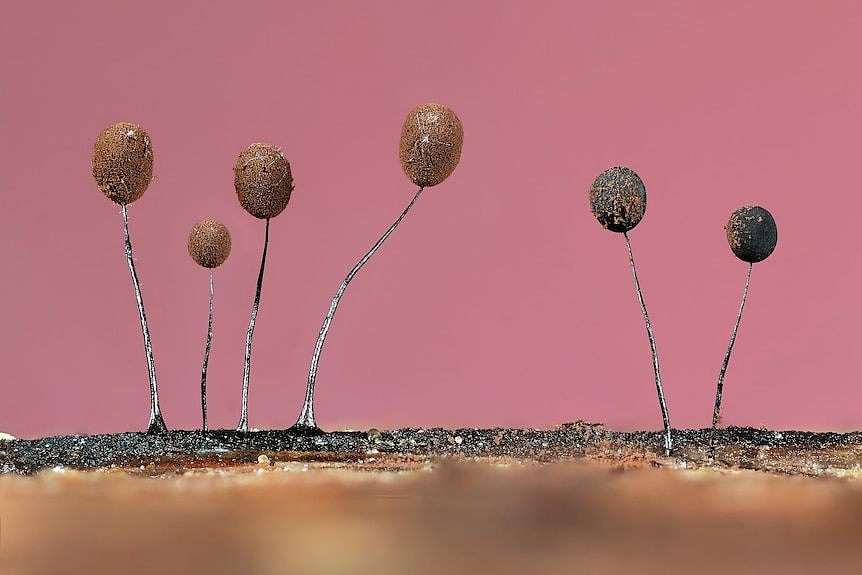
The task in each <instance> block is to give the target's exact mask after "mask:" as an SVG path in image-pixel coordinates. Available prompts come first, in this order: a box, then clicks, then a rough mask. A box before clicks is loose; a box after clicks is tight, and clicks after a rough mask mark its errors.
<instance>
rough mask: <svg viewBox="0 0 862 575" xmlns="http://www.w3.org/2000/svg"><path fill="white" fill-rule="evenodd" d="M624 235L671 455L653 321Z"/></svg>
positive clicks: (626, 234) (630, 248) (624, 233)
mask: <svg viewBox="0 0 862 575" xmlns="http://www.w3.org/2000/svg"><path fill="white" fill-rule="evenodd" d="M623 237H625V239H626V248H628V251H629V263H630V264H631V266H632V276H633V277H634V279H635V290H636V291H637V294H638V301H640V304H641V312H643V316H644V322H645V323H646V330H647V336H648V337H649V347H650V351H651V352H652V367H653V371H655V388H656V391H657V392H658V403H659V407H661V418H662V420H663V421H664V452H665V455H670V453H671V451H672V450H673V438H672V437H671V431H670V417H669V416H668V413H667V403H666V402H665V399H664V389H662V385H661V372H660V371H659V366H658V352H657V351H656V345H655V334H653V331H652V323H650V320H649V314H647V309H646V304H645V303H644V296H643V293H641V284H640V282H639V281H638V272H637V269H635V258H634V255H633V254H632V244H631V242H630V241H629V235H628V233H627V232H623Z"/></svg>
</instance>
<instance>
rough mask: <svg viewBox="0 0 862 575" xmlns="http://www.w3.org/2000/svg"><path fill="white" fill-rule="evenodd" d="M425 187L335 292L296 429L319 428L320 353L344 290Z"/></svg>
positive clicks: (309, 371)
mask: <svg viewBox="0 0 862 575" xmlns="http://www.w3.org/2000/svg"><path fill="white" fill-rule="evenodd" d="M423 189H424V188H422V187H420V188H419V189H418V190H417V191H416V194H415V195H414V196H413V199H412V200H410V203H409V204H407V207H406V208H404V211H403V212H401V215H400V216H398V219H397V220H395V222H394V223H393V224H392V225H391V226H389V229H388V230H386V232H385V233H384V234H383V235H382V236H380V239H379V240H377V243H375V244H374V245H373V246H371V249H370V250H368V253H366V254H365V255H364V256H362V259H360V260H359V261H358V262H357V263H356V265H355V266H353V269H351V270H350V273H348V274H347V277H345V278H344V281H343V282H341V286H339V288H338V291H337V292H335V297H333V298H332V303H331V304H329V311H328V312H327V313H326V318H325V319H324V320H323V325H322V326H321V328H320V335H318V336H317V343H316V344H315V346H314V355H312V356H311V368H310V369H309V370H308V384H307V386H306V388H305V402H304V403H303V404H302V412H301V413H300V415H299V419H297V421H296V423H295V424H294V426H293V429H294V430H299V431H304V432H309V431H311V432H313V431H317V430H319V428H318V427H317V422H316V420H315V419H314V383H315V381H316V380H317V366H318V363H319V362H320V354H321V352H322V351H323V344H324V342H325V341H326V334H327V333H329V326H330V325H331V324H332V318H333V317H335V310H336V309H338V303H339V302H340V301H341V296H342V295H344V290H346V289H347V285H348V284H349V283H350V281H351V280H352V279H353V276H355V275H356V273H357V272H358V271H359V270H360V269H362V266H364V265H365V263H366V262H367V261H368V260H369V259H371V256H373V255H374V252H376V251H377V249H378V248H379V247H380V246H381V245H383V242H385V241H386V238H388V237H389V235H390V234H391V233H392V232H394V231H395V228H397V227H398V224H400V223H401V220H403V219H404V216H406V215H407V212H409V211H410V208H412V207H413V204H415V203H416V200H418V199H419V196H420V195H421V194H422V190H423Z"/></svg>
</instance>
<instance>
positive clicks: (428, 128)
mask: <svg viewBox="0 0 862 575" xmlns="http://www.w3.org/2000/svg"><path fill="white" fill-rule="evenodd" d="M463 144H464V127H463V126H462V125H461V120H459V119H458V116H457V115H455V112H453V111H452V110H450V109H449V108H447V107H446V106H443V105H442V104H422V105H421V106H416V107H415V108H413V109H412V110H410V113H409V114H407V118H406V119H405V120H404V125H403V126H402V127H401V146H400V150H399V154H398V156H399V158H400V160H401V168H402V169H403V170H404V173H405V174H406V175H407V177H408V178H410V181H412V182H413V183H414V184H416V185H417V186H421V187H423V188H427V187H430V186H436V185H437V184H439V183H440V182H442V181H443V180H445V179H446V178H448V177H449V176H450V175H452V172H453V171H455V167H456V166H457V165H458V161H459V160H460V159H461V147H462V146H463Z"/></svg>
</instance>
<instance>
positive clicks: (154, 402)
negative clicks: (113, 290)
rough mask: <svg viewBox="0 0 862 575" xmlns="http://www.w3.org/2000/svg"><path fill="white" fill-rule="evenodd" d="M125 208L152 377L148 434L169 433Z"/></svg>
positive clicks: (126, 232) (128, 244)
mask: <svg viewBox="0 0 862 575" xmlns="http://www.w3.org/2000/svg"><path fill="white" fill-rule="evenodd" d="M122 206H123V210H122V213H123V237H124V239H125V245H126V261H127V262H128V264H129V273H130V274H131V275H132V285H133V286H134V288H135V299H136V300H137V302H138V314H139V315H140V316H141V331H142V332H143V333H144V351H145V352H146V355H147V371H148V372H149V375H150V421H149V423H148V424H147V433H166V432H167V431H168V428H167V426H166V425H165V420H164V419H163V418H162V410H161V408H160V407H159V390H158V387H157V385H156V362H155V360H154V359H153V343H152V340H151V339H150V328H149V326H148V325H147V314H146V312H145V311H144V298H143V296H142V295H141V284H140V282H139V281H138V273H137V272H136V271H135V259H134V256H133V255H132V240H131V238H130V237H129V216H128V213H127V210H126V204H122Z"/></svg>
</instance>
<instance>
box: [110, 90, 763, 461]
mask: <svg viewBox="0 0 862 575" xmlns="http://www.w3.org/2000/svg"><path fill="white" fill-rule="evenodd" d="M463 137H464V132H463V127H462V125H461V121H460V120H459V119H458V116H457V115H455V113H454V112H452V110H450V109H449V108H447V107H446V106H442V105H439V104H425V105H421V106H417V107H416V108H414V109H413V110H411V111H410V113H409V114H408V115H407V118H406V120H405V121H404V125H403V126H402V129H401V142H400V149H399V158H400V161H401V166H402V168H403V170H404V173H405V174H406V175H407V177H408V178H409V179H410V180H411V181H412V182H413V183H414V184H416V185H417V186H418V187H419V189H418V190H417V191H416V193H415V195H414V196H413V198H412V199H411V201H410V203H409V204H408V205H407V207H406V208H405V209H404V210H403V211H402V213H401V214H400V216H399V217H398V218H397V219H396V220H395V222H394V223H393V224H392V225H391V226H390V227H389V228H388V229H387V230H386V232H385V233H384V234H383V235H382V236H381V237H380V238H379V239H378V240H377V242H376V243H375V244H374V245H373V246H372V247H371V249H370V250H369V251H368V252H367V253H366V254H365V255H364V256H363V257H362V258H361V259H360V260H359V261H358V262H357V264H356V265H355V266H354V267H353V268H352V269H351V270H350V272H349V273H348V274H347V276H346V277H345V279H344V281H343V282H342V283H341V285H340V287H339V289H338V291H337V292H336V294H335V297H334V298H333V299H332V303H331V305H330V307H329V310H328V312H327V314H326V317H325V319H324V322H323V325H322V326H321V329H320V333H319V335H318V339H317V342H316V345H315V348H314V353H313V356H312V360H311V367H310V369H309V375H308V382H307V387H306V395H305V401H304V403H303V407H302V411H301V413H300V416H299V418H298V420H297V422H296V424H295V425H294V429H296V430H297V431H301V432H305V433H314V432H318V431H319V428H318V426H317V421H316V419H315V417H314V385H315V382H316V378H317V368H318V362H319V359H320V354H321V352H322V350H323V345H324V342H325V340H326V335H327V333H328V331H329V328H330V325H331V322H332V319H333V317H334V315H335V311H336V309H337V307H338V304H339V302H340V300H341V297H342V295H343V293H344V291H345V289H346V288H347V285H348V284H349V283H350V281H351V280H352V279H353V277H354V276H355V274H356V273H357V272H358V271H359V270H360V269H361V268H362V266H363V265H365V263H366V262H367V261H368V260H369V258H370V257H371V256H372V255H373V254H374V253H375V252H376V251H377V249H378V248H379V247H380V245H381V244H382V243H383V242H384V241H385V240H386V239H387V238H388V237H389V235H390V234H391V233H392V232H393V231H394V230H395V228H396V227H397V226H398V224H399V223H400V222H401V221H402V219H403V218H404V217H405V216H406V215H407V213H408V211H409V210H410V209H411V208H412V206H413V205H414V204H415V202H416V201H417V200H418V199H419V196H420V195H421V193H422V191H423V190H424V189H425V188H426V187H431V186H435V185H437V184H439V183H441V182H443V181H444V180H445V179H446V178H448V177H449V176H450V175H451V174H452V172H453V171H454V170H455V167H456V166H457V165H458V162H459V160H460V157H461V147H462V144H463ZM152 174H153V148H152V143H151V141H150V137H149V135H148V134H147V132H145V131H144V130H143V129H142V128H141V127H140V126H136V125H134V124H127V123H118V124H114V125H112V126H109V127H108V128H106V129H105V130H104V131H103V132H102V133H101V135H100V136H99V138H98V139H97V141H96V144H95V146H94V150H93V176H94V178H95V179H96V183H97V184H98V186H99V188H100V189H101V190H102V192H104V194H105V195H106V196H107V197H108V198H109V199H111V200H113V201H114V202H116V203H118V204H120V205H121V206H122V213H123V223H124V230H125V234H126V255H127V258H128V265H129V269H130V272H131V274H132V280H133V284H134V287H135V293H136V298H137V301H138V308H139V311H140V316H141V327H142V330H143V333H144V343H145V350H146V353H147V361H148V367H149V371H150V392H151V393H150V395H151V415H150V425H149V428H148V430H149V431H152V432H158V431H163V430H164V429H166V426H165V425H164V422H163V420H162V417H161V410H160V407H159V405H158V390H157V385H156V378H155V365H154V362H153V359H152V347H151V344H150V336H149V329H148V327H147V323H146V314H145V313H144V307H143V299H142V297H141V294H140V286H139V284H138V279H137V275H136V273H135V269H134V261H133V257H132V248H131V242H130V240H129V236H128V222H127V214H126V206H127V205H128V204H130V203H132V202H134V201H135V200H137V199H139V198H140V197H141V196H142V195H143V193H144V191H145V190H146V188H147V186H148V185H149V183H150V180H151V178H152ZM234 187H235V190H236V195H237V199H238V200H239V203H240V205H241V206H242V208H243V209H244V210H245V211H246V212H248V213H249V214H251V215H252V216H254V217H256V218H259V219H262V220H265V222H266V227H265V236H264V245H263V255H262V257H261V264H260V271H259V273H258V278H257V286H256V291H255V297H254V302H253V305H252V312H251V319H250V322H249V327H248V332H247V337H246V348H245V361H244V365H243V386H242V413H241V417H240V422H239V425H238V426H237V429H238V430H239V431H247V430H248V408H247V405H248V404H247V402H248V385H249V374H250V362H251V344H252V336H253V334H254V326H255V319H256V317H257V312H258V306H259V302H260V294H261V287H262V283H263V275H264V269H265V264H266V251H267V246H268V243H269V225H270V220H271V219H272V218H274V217H276V216H277V215H279V214H280V213H281V212H282V211H284V209H285V208H286V207H287V205H288V202H289V201H290V197H291V193H292V192H293V189H294V181H293V174H292V172H291V167H290V163H289V162H288V160H287V158H286V157H285V156H284V154H283V153H282V151H281V149H279V148H278V147H276V146H273V145H271V144H261V143H255V144H251V145H250V146H248V147H247V148H245V149H244V150H243V151H242V152H241V153H240V154H239V157H238V158H237V161H236V164H235V165H234ZM589 198H590V206H591V208H592V212H593V215H594V216H595V217H596V219H597V220H598V221H599V223H600V224H601V225H602V226H603V227H605V228H606V229H608V230H610V231H612V232H617V233H622V234H623V236H624V238H625V242H626V247H627V249H628V255H629V263H630V265H631V270H632V275H633V278H634V281H635V288H636V291H637V296H638V300H639V302H640V305H641V311H642V313H643V317H644V321H645V323H646V328H647V335H648V338H649V343H650V350H651V352H652V358H653V369H654V373H655V384H656V391H657V394H658V399H659V405H660V408H661V414H662V419H663V422H664V431H665V435H664V447H665V450H666V451H667V452H668V453H670V451H671V450H672V448H673V437H672V433H671V432H672V430H671V425H670V417H669V414H668V411H667V405H666V402H665V397H664V390H663V387H662V381H661V371H660V368H659V361H658V352H657V349H656V343H655V336H654V333H653V328H652V323H651V322H650V319H649V315H648V313H647V308H646V304H645V302H644V298H643V294H642V291H641V287H640V282H639V281H638V276H637V270H636V267H635V263H634V256H633V254H632V249H631V242H630V240H629V236H628V232H629V231H631V230H632V229H633V228H634V227H635V226H636V225H637V224H638V223H639V222H640V221H641V219H642V218H643V217H644V214H645V213H646V200H647V194H646V187H645V186H644V183H643V181H642V180H641V179H640V177H639V176H638V175H637V174H636V173H635V172H634V171H632V170H630V169H629V168H625V167H614V168H610V169H609V170H606V171H604V172H602V173H601V174H599V176H598V177H596V179H595V181H594V182H593V184H592V186H591V187H590V190H589ZM726 231H727V241H728V244H729V245H730V248H731V250H732V251H733V253H734V254H735V255H736V256H737V257H738V258H739V259H741V260H743V261H744V262H747V263H748V264H749V265H748V271H747V276H746V283H745V289H744V291H743V298H742V304H741V305H740V308H739V313H738V315H737V319H736V323H735V325H734V328H733V332H732V335H731V339H730V345H729V346H728V350H727V353H726V355H725V358H724V362H723V364H722V367H721V371H720V374H719V377H718V385H717V388H716V401H715V407H714V411H713V422H712V423H713V430H714V429H715V427H716V426H717V425H718V421H719V410H720V404H721V394H722V386H723V381H724V374H725V371H726V369H727V364H728V362H729V360H730V352H731V350H732V348H733V343H734V341H735V339H736V332H737V329H738V327H739V321H740V319H741V317H742V309H743V306H744V305H745V299H746V297H747V295H748V286H749V281H750V278H751V269H752V266H753V264H754V263H756V262H759V261H762V260H764V259H766V258H767V257H768V256H769V255H770V254H771V253H772V251H773V250H774V249H775V245H776V241H777V239H778V233H777V228H776V225H775V220H774V219H773V217H772V215H771V214H770V213H769V212H768V211H767V210H765V209H764V208H762V207H759V206H743V207H741V208H739V209H738V210H736V211H735V212H733V214H731V216H730V219H729V220H728V222H727V225H726ZM230 249H231V238H230V233H229V232H228V229H227V228H226V227H225V226H224V225H223V224H222V223H220V222H218V221H216V220H213V219H205V220H201V221H200V222H198V223H197V224H195V225H194V226H193V227H192V230H191V232H190V234H189V238H188V251H189V255H190V256H191V257H192V259H193V260H194V261H195V262H197V263H198V264H199V265H201V266H202V267H204V268H208V269H209V270H210V314H209V323H208V329H207V339H206V347H205V351H204V362H203V369H202V372H201V409H202V417H203V428H204V429H206V427H207V413H206V376H207V362H208V359H209V352H210V346H211V341H212V322H213V274H212V270H213V269H214V268H217V267H218V266H220V265H221V264H223V263H224V262H225V260H227V258H228V255H229V254H230Z"/></svg>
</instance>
